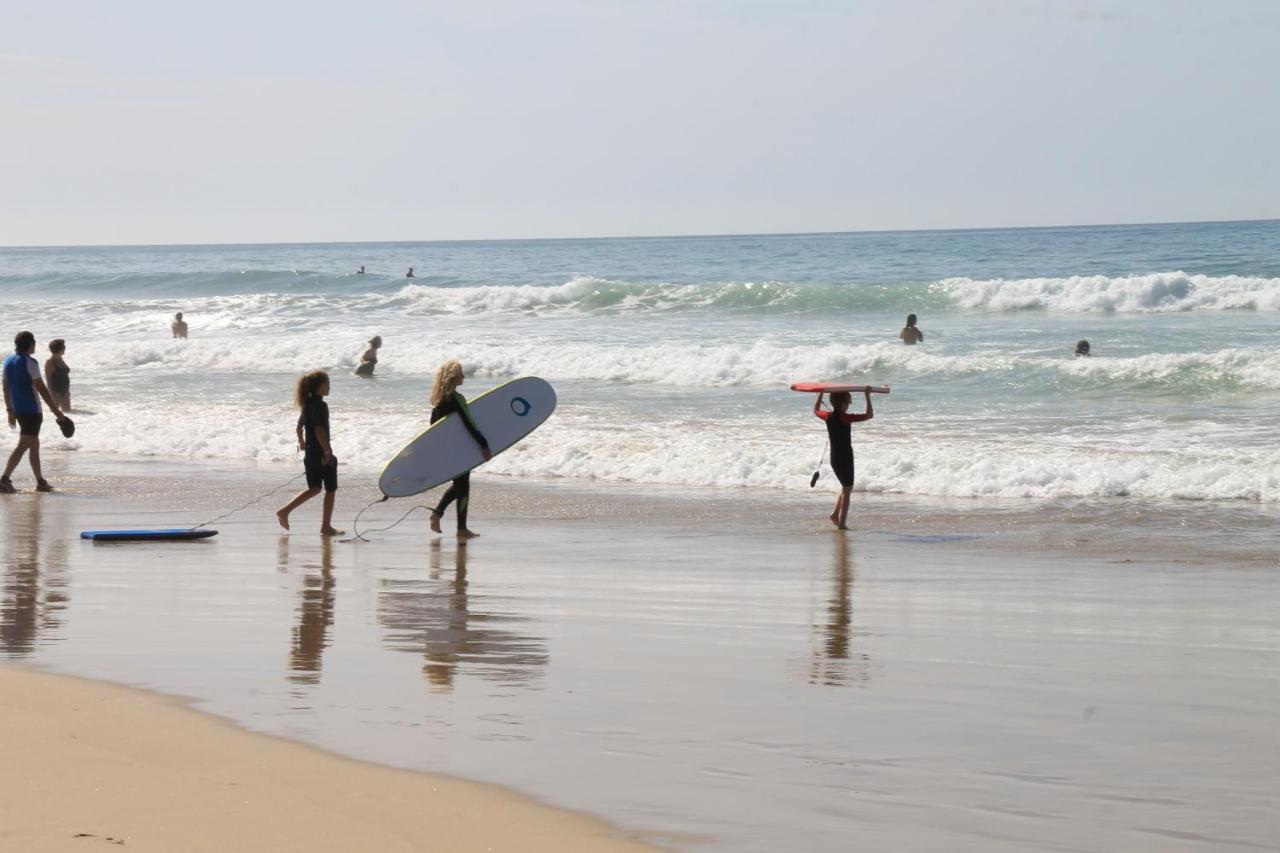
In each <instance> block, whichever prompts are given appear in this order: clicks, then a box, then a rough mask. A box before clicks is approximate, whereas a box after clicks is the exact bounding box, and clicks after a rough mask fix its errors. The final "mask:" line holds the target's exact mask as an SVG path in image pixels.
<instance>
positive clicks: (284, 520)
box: [276, 486, 320, 530]
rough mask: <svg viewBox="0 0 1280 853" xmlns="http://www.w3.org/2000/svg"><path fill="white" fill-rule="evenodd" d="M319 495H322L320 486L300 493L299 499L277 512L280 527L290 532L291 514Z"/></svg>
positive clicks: (296, 498)
mask: <svg viewBox="0 0 1280 853" xmlns="http://www.w3.org/2000/svg"><path fill="white" fill-rule="evenodd" d="M318 494H320V487H319V486H316V487H315V488H314V489H307V490H305V491H301V492H298V496H297V497H295V498H294V499H293V500H291V501H289V502H288V503H287V504H285V505H284V508H283V509H281V510H278V511H277V512H276V519H277V520H278V521H279V522H280V526H281V527H283V528H284V529H285V530H288V529H289V513H291V512H293V511H294V510H295V509H297V508H298V507H300V506H302V505H303V504H304V503H306V502H307V501H309V500H311V499H312V498H314V497H315V496H316V495H318Z"/></svg>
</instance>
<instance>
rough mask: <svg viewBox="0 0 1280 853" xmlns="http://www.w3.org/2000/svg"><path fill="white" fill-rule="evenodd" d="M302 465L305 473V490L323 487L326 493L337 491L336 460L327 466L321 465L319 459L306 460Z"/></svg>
mask: <svg viewBox="0 0 1280 853" xmlns="http://www.w3.org/2000/svg"><path fill="white" fill-rule="evenodd" d="M303 465H304V466H305V469H306V472H307V488H308V489H318V488H320V486H322V485H323V486H324V490H325V491H326V492H336V491H338V460H337V459H334V460H333V461H332V462H330V463H329V464H328V465H321V464H320V460H319V459H308V460H306V461H305V462H304V463H303Z"/></svg>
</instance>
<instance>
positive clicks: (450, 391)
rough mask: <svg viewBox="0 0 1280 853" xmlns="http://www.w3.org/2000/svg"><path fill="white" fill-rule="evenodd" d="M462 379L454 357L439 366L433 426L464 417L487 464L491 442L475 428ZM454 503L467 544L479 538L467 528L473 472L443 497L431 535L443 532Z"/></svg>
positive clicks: (433, 516)
mask: <svg viewBox="0 0 1280 853" xmlns="http://www.w3.org/2000/svg"><path fill="white" fill-rule="evenodd" d="M463 378H464V376H463V373H462V365H461V364H459V363H458V361H457V360H456V359H452V358H451V359H449V360H448V361H446V362H445V363H444V364H442V365H440V369H439V370H437V371H436V380H435V383H434V384H433V385H432V386H431V423H433V424H434V423H436V422H437V421H440V420H443V419H444V418H447V417H448V416H449V415H452V414H454V413H457V414H458V415H459V416H460V417H461V418H462V425H463V426H465V427H466V428H467V432H469V433H471V437H472V438H473V439H475V442H476V444H478V445H480V452H481V454H482V455H483V456H484V458H485V461H488V460H489V459H490V458H492V455H493V454H491V453H490V452H489V442H488V441H487V440H485V437H484V434H483V433H481V432H480V428H479V427H477V426H476V422H475V419H474V418H472V417H471V410H470V409H469V408H467V398H466V397H463V396H462V394H461V393H460V392H459V391H458V386H459V385H461V384H462V380H463ZM454 502H456V503H457V508H456V509H455V513H456V514H457V517H458V542H459V543H464V542H466V541H467V540H468V539H474V538H475V537H476V536H479V535H480V534H478V533H475V532H473V531H472V530H471V529H470V528H468V527H467V508H468V505H469V504H470V502H471V472H470V471H468V472H467V473H465V474H463V475H462V476H461V477H457V478H455V479H454V481H453V482H452V483H450V484H449V488H448V490H446V491H445V493H444V495H443V496H442V497H441V498H440V503H438V504H437V505H436V508H435V509H433V510H431V532H433V533H442V532H443V531H442V530H441V529H440V520H441V519H442V518H444V511H445V510H446V509H448V508H449V504H451V503H454Z"/></svg>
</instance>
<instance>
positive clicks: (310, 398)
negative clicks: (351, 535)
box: [276, 370, 344, 536]
mask: <svg viewBox="0 0 1280 853" xmlns="http://www.w3.org/2000/svg"><path fill="white" fill-rule="evenodd" d="M327 396H329V374H327V373H325V372H324V371H323V370H313V371H311V372H310V373H307V374H305V375H303V376H302V377H301V378H299V379H298V384H297V386H296V387H295V388H294V393H293V402H294V403H295V404H297V406H298V408H299V409H301V411H300V412H299V413H298V426H297V430H296V431H297V435H298V449H299V450H301V451H303V457H302V465H303V468H304V470H305V471H306V474H307V488H306V490H304V491H302V492H299V493H298V495H297V496H296V497H295V498H294V499H293V500H291V501H289V503H287V504H285V506H284V507H283V508H282V509H280V510H278V511H277V512H276V519H278V520H279V522H280V526H281V527H283V528H284V529H285V530H288V529H289V513H291V512H293V511H294V510H295V509H297V508H298V507H300V506H302V505H303V504H304V503H306V502H307V501H309V500H311V499H312V498H314V497H315V496H316V495H318V494H320V488H321V486H323V487H324V510H323V515H322V517H321V521H320V535H321V536H341V535H342V533H343V532H344V531H341V530H335V529H334V526H333V503H334V500H335V499H336V498H337V492H338V460H337V459H335V458H334V456H333V447H332V445H330V444H329V404H328V403H326V402H325V401H324V398H325V397H327Z"/></svg>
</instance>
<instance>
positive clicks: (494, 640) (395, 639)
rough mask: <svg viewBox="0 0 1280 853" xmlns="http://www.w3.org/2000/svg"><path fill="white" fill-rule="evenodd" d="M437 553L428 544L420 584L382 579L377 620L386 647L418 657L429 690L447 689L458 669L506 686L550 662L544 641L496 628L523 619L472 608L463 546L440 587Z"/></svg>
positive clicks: (535, 675) (532, 678) (524, 679)
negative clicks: (426, 567) (426, 571)
mask: <svg viewBox="0 0 1280 853" xmlns="http://www.w3.org/2000/svg"><path fill="white" fill-rule="evenodd" d="M441 551H442V549H441V547H440V543H439V542H433V543H432V544H431V549H430V552H429V557H428V565H429V574H428V578H427V579H426V580H425V581H424V580H419V579H413V580H400V579H386V580H383V581H382V586H383V591H382V592H381V593H380V594H379V602H378V617H379V621H381V622H382V625H383V627H384V628H385V629H386V632H387V633H386V643H387V646H388V647H389V648H391V649H394V650H396V651H404V652H416V653H421V654H422V658H423V663H422V674H423V677H424V678H425V679H426V681H427V685H428V686H429V688H430V689H431V690H433V691H438V692H450V691H452V690H453V688H454V682H455V680H456V679H457V677H458V674H459V672H460V671H461V672H463V673H466V672H470V673H471V674H474V675H476V676H479V677H480V678H484V679H487V680H491V681H496V682H499V683H501V684H505V685H512V686H525V685H528V684H530V683H532V682H533V681H535V680H536V679H537V678H539V677H541V675H542V673H543V670H544V668H545V667H546V665H547V662H548V661H549V660H550V656H549V655H548V654H547V651H546V644H545V640H542V639H540V638H536V637H525V636H522V635H520V634H517V633H516V632H514V631H510V630H506V629H504V628H503V627H501V626H502V624H503V623H509V624H516V623H518V622H522V621H525V620H524V619H523V617H518V616H513V615H511V614H507V613H499V612H489V613H479V612H476V611H475V610H474V609H473V607H472V602H471V596H470V594H469V592H468V581H467V549H466V548H458V549H456V550H455V551H454V556H453V578H452V580H451V581H450V582H448V583H442V582H441V564H442V554H441Z"/></svg>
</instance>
